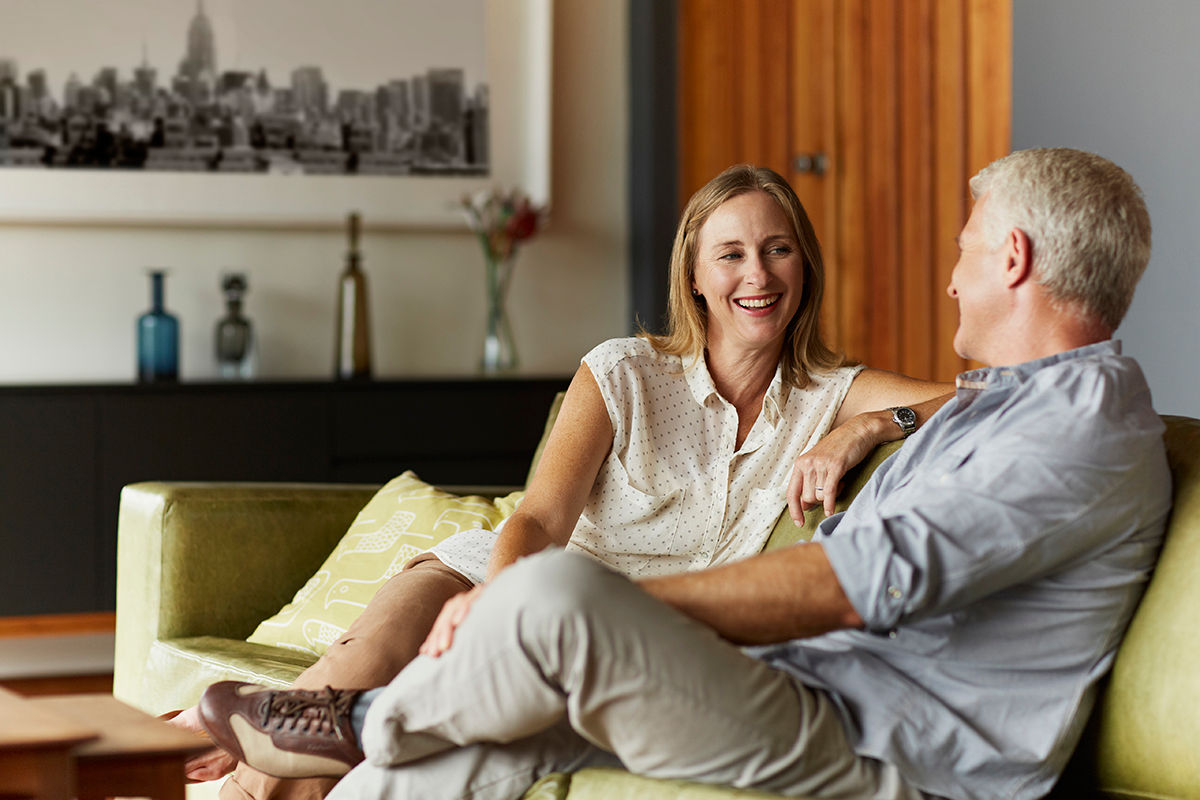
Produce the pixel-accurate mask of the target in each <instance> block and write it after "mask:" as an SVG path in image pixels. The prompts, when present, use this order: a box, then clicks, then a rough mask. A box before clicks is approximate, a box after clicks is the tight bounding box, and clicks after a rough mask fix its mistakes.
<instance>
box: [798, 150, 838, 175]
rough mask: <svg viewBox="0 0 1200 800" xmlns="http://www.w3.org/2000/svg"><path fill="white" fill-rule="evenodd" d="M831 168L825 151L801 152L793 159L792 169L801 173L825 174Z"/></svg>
mask: <svg viewBox="0 0 1200 800" xmlns="http://www.w3.org/2000/svg"><path fill="white" fill-rule="evenodd" d="M828 168H829V158H828V157H827V156H826V155H825V154H824V153H801V154H800V155H798V156H796V157H795V158H793V159H792V169H793V170H795V171H796V172H799V173H801V174H807V175H817V176H818V177H819V176H821V175H824V174H825V170H826V169H828Z"/></svg>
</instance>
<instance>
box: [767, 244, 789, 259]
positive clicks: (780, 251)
mask: <svg viewBox="0 0 1200 800" xmlns="http://www.w3.org/2000/svg"><path fill="white" fill-rule="evenodd" d="M769 252H770V253H771V255H776V256H786V255H787V254H788V253H790V252H792V248H790V247H788V246H787V245H785V244H779V245H775V246H774V247H772V248H771V250H770V251H769Z"/></svg>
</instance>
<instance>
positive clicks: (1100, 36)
mask: <svg viewBox="0 0 1200 800" xmlns="http://www.w3.org/2000/svg"><path fill="white" fill-rule="evenodd" d="M1198 35H1200V3H1197V2H1195V0H1141V2H1137V3H1131V2H1128V0H1053V2H1046V0H1015V2H1014V3H1013V147H1014V149H1019V148H1025V147H1048V146H1069V147H1078V148H1081V149H1085V150H1091V151H1094V152H1097V153H1099V154H1101V155H1103V156H1106V157H1108V158H1111V159H1112V160H1113V161H1115V162H1117V163H1118V164H1120V165H1121V166H1122V167H1124V168H1125V169H1126V170H1128V171H1129V172H1130V174H1132V175H1133V177H1134V179H1135V180H1136V181H1137V182H1138V183H1139V184H1140V185H1141V187H1142V190H1143V192H1145V195H1146V201H1147V204H1148V205H1149V208H1150V218H1151V221H1152V224H1153V226H1154V246H1153V255H1152V256H1151V259H1150V267H1149V268H1148V269H1147V271H1146V275H1145V277H1144V278H1143V279H1142V282H1141V284H1140V285H1139V287H1138V291H1137V294H1136V295H1135V297H1134V301H1133V306H1132V307H1131V308H1130V311H1129V315H1128V316H1127V317H1126V319H1125V322H1124V324H1122V326H1121V329H1120V330H1119V331H1118V333H1117V336H1118V338H1120V339H1122V340H1123V341H1124V344H1125V352H1126V353H1128V354H1130V355H1133V356H1135V357H1136V358H1137V359H1138V360H1139V361H1140V362H1141V364H1142V368H1143V369H1144V370H1145V372H1146V375H1147V377H1148V378H1149V381H1150V388H1151V390H1152V391H1153V393H1154V400H1155V406H1156V407H1157V408H1158V410H1159V411H1160V412H1161V413H1175V414H1188V415H1190V416H1200V370H1198V369H1197V358H1196V356H1197V353H1200V314H1197V312H1196V307H1197V304H1198V303H1200V270H1198V269H1197V263H1196V262H1197V254H1198V253H1200V213H1198V211H1197V209H1198V207H1200V204H1198V202H1197V200H1196V197H1195V192H1196V189H1197V187H1198V186H1200V157H1198V156H1197V148H1200V47H1197V45H1196V38H1197V36H1198Z"/></svg>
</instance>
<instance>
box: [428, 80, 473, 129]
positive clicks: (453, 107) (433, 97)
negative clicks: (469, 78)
mask: <svg viewBox="0 0 1200 800" xmlns="http://www.w3.org/2000/svg"><path fill="white" fill-rule="evenodd" d="M428 76H429V115H430V117H431V118H432V119H433V120H434V121H436V122H438V123H441V125H442V126H443V129H444V130H454V131H457V130H459V129H461V128H462V120H463V91H464V90H463V82H464V77H463V71H462V70H461V69H431V70H429V73H428Z"/></svg>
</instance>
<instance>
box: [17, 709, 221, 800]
mask: <svg viewBox="0 0 1200 800" xmlns="http://www.w3.org/2000/svg"><path fill="white" fill-rule="evenodd" d="M25 702H26V703H27V704H29V705H31V706H32V707H33V708H34V709H35V710H36V711H38V712H41V713H45V714H47V715H50V716H54V717H57V718H60V719H63V720H67V721H69V722H70V723H72V724H75V725H78V726H80V727H81V728H83V729H93V730H95V731H96V732H97V733H98V734H99V736H98V737H97V738H94V739H91V740H89V741H84V742H83V743H76V746H75V748H74V749H73V750H72V752H71V757H72V758H73V759H74V762H75V786H76V794H75V796H76V797H77V798H78V800H100V799H101V798H105V797H153V798H158V800H184V794H185V792H184V773H183V767H184V763H185V762H186V761H187V759H188V758H189V757H191V756H193V755H197V754H199V753H202V752H204V751H205V750H208V749H209V748H211V747H212V743H211V742H209V741H208V740H207V739H205V738H204V737H203V736H200V735H198V734H195V733H191V732H190V731H185V730H183V729H182V728H178V727H176V726H174V725H168V724H167V723H165V722H161V721H160V720H157V719H155V718H154V717H152V716H150V715H149V714H145V713H143V712H141V711H138V710H137V709H135V708H131V707H130V706H127V705H125V704H124V703H122V702H120V701H119V700H117V699H115V698H114V697H113V696H112V695H108V694H78V695H60V696H50V697H37V698H29V699H27V700H26V701H25Z"/></svg>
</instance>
